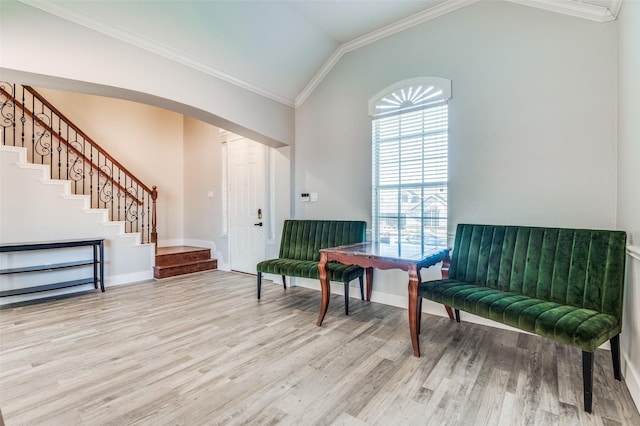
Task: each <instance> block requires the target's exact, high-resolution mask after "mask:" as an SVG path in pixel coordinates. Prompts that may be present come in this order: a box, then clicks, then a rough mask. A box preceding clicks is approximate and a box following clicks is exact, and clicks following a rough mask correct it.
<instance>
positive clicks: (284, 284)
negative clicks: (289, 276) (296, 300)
mask: <svg viewBox="0 0 640 426" xmlns="http://www.w3.org/2000/svg"><path fill="white" fill-rule="evenodd" d="M282 287H284V289H285V290H286V289H287V280H286V278H285V277H284V275H283V276H282Z"/></svg>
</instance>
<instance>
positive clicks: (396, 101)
mask: <svg viewBox="0 0 640 426" xmlns="http://www.w3.org/2000/svg"><path fill="white" fill-rule="evenodd" d="M450 98H451V80H449V79H446V78H440V77H418V78H412V79H408V80H403V81H401V82H398V83H396V84H393V85H391V86H389V87H387V88H386V89H384V90H382V91H380V92H379V93H378V94H376V95H375V96H374V97H372V98H371V99H370V100H369V116H370V117H371V118H374V119H375V118H379V117H385V116H389V115H395V114H400V113H403V112H409V111H413V110H418V109H422V108H425V107H426V106H428V105H431V104H434V103H438V102H443V101H446V100H448V99H450Z"/></svg>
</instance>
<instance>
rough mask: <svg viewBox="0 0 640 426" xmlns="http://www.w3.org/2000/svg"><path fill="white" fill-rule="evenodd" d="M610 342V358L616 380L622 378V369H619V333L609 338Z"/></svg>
mask: <svg viewBox="0 0 640 426" xmlns="http://www.w3.org/2000/svg"><path fill="white" fill-rule="evenodd" d="M609 343H610V344H611V360H612V361H613V377H615V379H616V380H622V371H621V369H620V335H619V334H618V335H617V336H614V337H613V338H611V340H609Z"/></svg>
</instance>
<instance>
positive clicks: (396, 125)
mask: <svg viewBox="0 0 640 426" xmlns="http://www.w3.org/2000/svg"><path fill="white" fill-rule="evenodd" d="M445 92H446V90H445V91H443V90H439V89H438V88H437V87H434V86H433V85H431V86H426V87H425V85H423V84H419V85H410V86H408V87H407V86H404V87H402V88H399V89H395V90H393V91H392V92H390V93H388V94H387V95H385V96H380V97H379V98H378V100H377V101H376V102H374V103H373V107H374V108H375V109H376V111H379V113H378V114H377V115H374V117H373V122H372V144H373V151H372V152H373V158H372V162H373V176H372V197H373V238H374V239H375V240H377V241H381V242H391V243H395V242H402V243H403V244H407V243H408V244H437V245H446V242H447V174H448V133H449V124H448V121H449V120H448V104H447V99H448V98H446V97H445V96H443V93H445ZM449 93H450V91H449ZM430 95H431V97H428V96H430ZM443 98H444V99H443Z"/></svg>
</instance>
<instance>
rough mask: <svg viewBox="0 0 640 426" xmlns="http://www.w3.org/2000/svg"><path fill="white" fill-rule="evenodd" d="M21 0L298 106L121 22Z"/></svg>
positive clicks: (257, 92) (44, 2)
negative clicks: (120, 24) (106, 20)
mask: <svg viewBox="0 0 640 426" xmlns="http://www.w3.org/2000/svg"><path fill="white" fill-rule="evenodd" d="M19 1H20V2H22V3H24V4H27V5H29V6H32V7H35V8H37V9H40V10H42V11H44V12H47V13H50V14H52V15H55V16H58V17H60V18H63V19H66V20H67V21H71V22H74V23H76V24H78V25H82V26H84V27H87V28H89V29H91V30H95V31H97V32H99V33H102V34H105V35H107V36H109V37H113V38H115V39H118V40H120V41H122V42H125V43H127V44H130V45H132V46H136V47H139V48H141V49H144V50H146V51H148V52H151V53H154V54H156V55H159V56H162V57H164V58H167V59H170V60H172V61H175V62H178V63H180V64H182V65H185V66H187V67H190V68H193V69H195V70H198V71H200V72H203V73H205V74H207V75H210V76H212V77H216V78H219V79H220V80H223V81H226V82H227V83H231V84H233V85H235V86H238V87H240V88H242V89H245V90H248V91H250V92H253V93H255V94H258V95H260V96H264V97H265V98H269V99H271V100H273V101H276V102H279V103H281V104H284V105H286V106H289V107H293V106H294V103H293V101H292V100H291V99H288V98H285V97H284V96H281V95H279V94H277V93H274V92H271V91H269V90H266V89H262V88H260V87H258V86H254V85H253V84H251V83H249V82H247V81H244V80H241V79H239V78H236V77H234V76H232V75H230V74H227V73H226V72H224V71H221V70H219V69H217V68H214V67H212V66H211V65H208V64H206V63H204V62H202V61H200V60H199V59H196V58H194V57H191V56H189V55H185V54H184V53H182V52H180V51H177V50H175V49H172V48H171V47H169V46H166V45H164V44H162V43H158V42H157V41H155V40H150V39H148V38H146V37H143V36H141V35H139V34H136V33H134V32H132V31H129V30H127V29H125V28H122V27H120V26H117V25H114V24H110V23H107V22H105V21H103V20H101V19H97V18H94V17H90V16H87V15H84V14H82V13H80V12H78V11H77V10H74V9H72V8H70V7H69V6H66V5H62V4H59V3H54V2H46V1H37V0H19Z"/></svg>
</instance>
